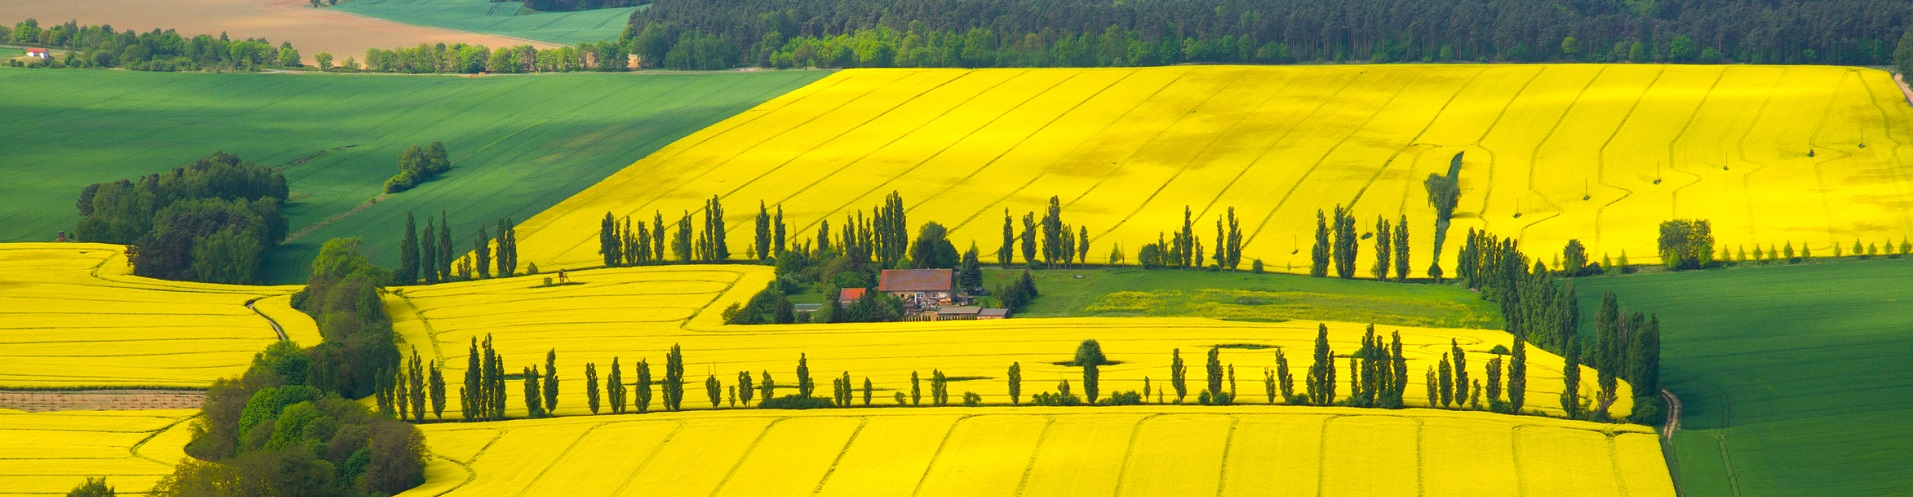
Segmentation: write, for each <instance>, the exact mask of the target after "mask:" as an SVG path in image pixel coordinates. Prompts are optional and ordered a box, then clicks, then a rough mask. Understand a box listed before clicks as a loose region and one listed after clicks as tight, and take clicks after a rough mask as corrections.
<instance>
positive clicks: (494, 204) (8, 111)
mask: <svg viewBox="0 0 1913 497" xmlns="http://www.w3.org/2000/svg"><path fill="white" fill-rule="evenodd" d="M824 74H826V73H823V72H790V71H782V72H780V71H771V72H758V73H708V74H558V75H539V76H511V77H481V78H472V77H450V76H385V75H361V76H353V75H273V74H171V73H148V72H134V71H79V70H72V71H64V70H60V71H55V70H27V69H0V87H3V88H7V89H8V91H6V92H4V94H0V135H4V136H7V137H8V138H7V142H8V143H9V145H8V146H7V148H6V150H7V153H6V154H5V155H6V160H5V162H4V166H0V168H4V169H5V171H6V173H7V176H8V178H7V180H6V181H5V182H0V198H5V199H6V201H5V202H3V203H0V241H46V240H52V239H53V237H54V235H55V233H56V232H58V231H60V230H70V229H72V228H73V225H74V224H75V223H76V222H78V220H79V217H78V213H77V212H76V211H75V209H74V207H73V203H74V199H75V198H76V197H77V196H78V195H79V192H80V189H81V188H82V187H84V186H86V185H87V184H88V183H94V182H100V181H111V180H117V179H120V178H129V177H135V176H140V175H144V174H149V173H155V172H160V171H165V170H167V169H169V168H172V167H175V166H178V165H181V164H184V163H187V162H190V161H192V160H193V159H195V158H198V157H202V156H205V155H207V154H210V153H212V152H215V151H221V150H223V151H227V152H232V153H236V154H239V156H240V157H241V158H243V159H245V160H248V161H254V162H259V163H263V164H273V165H280V166H285V174H286V176H287V179H289V180H290V181H291V184H292V192H293V194H292V197H293V202H292V205H291V206H290V207H289V208H288V209H287V215H288V217H289V218H290V219H289V221H290V224H291V226H292V229H293V230H294V231H295V232H296V231H298V230H300V229H301V228H304V227H308V226H312V225H314V224H315V223H319V222H321V221H323V220H325V219H327V218H329V217H332V216H334V215H338V214H343V213H346V212H348V211H351V210H352V209H353V208H354V207H355V206H358V205H360V204H361V203H363V202H365V201H367V200H368V199H371V198H374V197H376V196H378V195H379V193H380V188H381V185H383V183H384V181H385V179H386V178H388V177H390V176H392V175H393V174H394V173H396V172H397V166H396V165H395V162H396V157H397V156H398V154H399V152H400V151H402V150H404V149H405V147H408V146H411V145H414V144H428V143H430V142H432V141H434V140H439V141H444V142H445V146H446V148H447V149H448V150H449V151H450V155H451V158H452V160H453V163H454V165H453V168H452V170H451V172H449V173H446V174H445V176H444V177H442V178H440V179H438V180H435V181H432V182H429V183H426V184H424V185H421V186H420V187H419V188H417V189H414V190H411V191H407V192H404V193H401V194H399V195H395V196H393V197H391V198H390V199H389V200H386V201H384V202H380V203H378V204H376V205H374V206H372V207H369V208H366V209H364V210H362V211H359V212H357V213H354V214H352V215H350V216H347V217H345V218H343V219H341V220H339V221H338V222H334V223H332V224H329V225H326V226H325V227H323V228H320V229H317V230H314V231H312V232H310V233H308V234H306V235H304V236H302V237H300V238H298V239H296V240H291V241H290V242H289V243H288V244H287V245H286V246H285V247H282V248H281V249H279V250H278V251H276V252H274V253H273V254H272V255H271V256H270V257H269V260H268V264H267V266H268V267H267V274H268V275H269V277H270V279H272V280H273V281H278V282H293V281H301V280H303V275H304V273H305V271H306V269H305V266H306V261H309V260H310V258H311V256H312V255H313V254H316V253H317V250H318V247H319V245H320V244H321V243H323V242H324V241H325V240H326V239H327V238H332V237H364V238H365V239H366V247H365V248H366V249H367V252H368V255H371V256H372V257H373V258H374V260H375V261H378V262H379V263H381V264H385V265H395V264H396V262H397V259H398V247H397V245H398V239H399V237H400V231H401V229H400V227H401V226H403V224H404V222H405V213H406V211H408V210H417V211H420V212H425V211H430V212H434V213H436V212H438V211H440V210H441V209H442V210H447V211H450V216H451V219H452V221H453V230H454V237H455V238H456V239H457V240H458V243H459V244H460V245H459V246H460V247H469V246H470V239H471V238H470V237H471V236H472V232H473V231H474V229H475V228H476V227H477V225H478V224H479V223H484V222H491V221H493V220H496V219H497V218H500V217H503V216H507V215H509V216H514V217H515V218H517V219H520V220H522V219H525V218H527V217H530V216H531V215H532V214H535V213H537V212H539V211H541V210H544V209H545V208H547V207H550V206H551V205H552V204H555V203H557V202H558V201H560V200H563V199H564V198H566V197H569V196H571V194H573V193H577V192H578V191H580V190H582V189H584V188H585V187H588V186H590V185H592V184H593V183H596V182H598V181H599V180H600V179H603V178H604V177H605V176H608V175H610V174H611V173H613V172H616V171H618V170H619V169H622V168H624V167H625V166H628V165H630V164H631V163H632V162H633V161H636V160H637V159H639V158H641V157H644V156H645V155H646V154H649V153H651V152H652V151H654V150H657V149H658V148H660V147H663V146H664V145H666V144H669V143H670V142H672V141H673V140H676V139H677V138H679V137H682V136H684V135H686V134H689V133H691V132H693V131H697V130H698V129H700V128H703V127H705V126H707V125H710V124H711V123H714V122H717V121H718V120H721V119H724V118H726V117H729V116H731V115H732V114H736V113H738V112H741V111H743V110H744V109H747V108H750V107H751V106H753V105H756V104H757V103H759V102H762V101H764V100H767V99H769V98H771V97H775V96H777V95H780V94H783V93H785V92H787V91H790V90H791V89H794V88H797V87H799V86H802V85H804V84H807V83H809V82H811V81H813V80H815V79H817V78H819V77H822V76H823V75H824ZM341 147H350V148H344V149H341ZM315 154H317V156H316V157H315ZM308 158H309V160H304V159H308ZM302 160H303V161H302ZM419 222H420V224H423V223H424V220H423V219H421V220H419ZM579 236H587V237H588V236H590V233H580V234H579Z"/></svg>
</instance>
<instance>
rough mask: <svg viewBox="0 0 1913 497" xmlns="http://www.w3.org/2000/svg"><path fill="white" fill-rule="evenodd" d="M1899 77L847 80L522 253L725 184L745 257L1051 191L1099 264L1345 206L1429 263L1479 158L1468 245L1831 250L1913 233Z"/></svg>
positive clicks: (562, 223) (855, 75)
mask: <svg viewBox="0 0 1913 497" xmlns="http://www.w3.org/2000/svg"><path fill="white" fill-rule="evenodd" d="M1893 89H1894V87H1893V84H1892V82H1891V81H1890V80H1889V79H1888V78H1887V77H1886V75H1885V73H1881V72H1878V71H1872V70H1864V69H1851V68H1834V67H1794V66H1775V67H1749V66H1663V65H1514V66H1474V65H1452V66H1437V67H1427V66H1345V67H1309V68H1292V67H1164V68H1140V69H1053V70H1024V69H1017V70H1008V69H1006V70H977V71H963V70H852V71H844V72H840V73H837V74H835V75H833V76H831V77H829V78H825V79H824V80H821V81H818V82H817V83H815V84H813V85H812V86H810V87H807V88H805V89H804V90H800V91H798V92H794V93H792V94H789V95H786V96H784V97H781V98H779V99H776V100H773V101H771V102H768V103H766V104H764V105H762V106H760V107H759V108H756V109H753V110H751V111H749V112H746V113H744V114H742V115H739V116H737V117H734V118H732V119H730V120H727V121H725V122H722V123H719V124H718V125H715V126H712V127H710V128H707V129H705V130H703V131H700V132H698V133H696V134H693V135H692V136H689V137H687V138H685V139H683V140H680V141H679V142H678V143H675V144H672V145H670V146H667V147H665V148H664V149H663V150H661V151H659V152H658V153H656V154H654V155H652V156H651V157H648V158H646V159H644V160H642V161H639V162H638V163H637V164H634V165H633V166H632V167H629V168H627V169H625V170H624V171H622V172H620V173H618V174H616V175H613V176H612V177H611V178H608V179H607V180H606V181H605V182H603V183H600V184H598V185H596V186H594V187H592V188H591V189H588V190H586V191H584V192H582V193H580V194H578V195H576V196H574V197H573V198H571V199H568V200H566V201H565V202H562V203H560V204H559V205H557V206H555V207H554V208H552V209H551V210H548V211H546V212H544V213H541V214H540V215H538V216H536V217H534V218H532V219H530V220H527V221H526V222H525V223H523V224H521V225H520V226H519V227H518V229H519V232H520V239H521V240H522V241H521V244H522V245H521V247H522V248H521V250H522V254H523V257H524V259H525V260H527V261H532V262H538V263H540V265H541V266H545V267H582V266H589V265H594V264H593V261H595V260H597V258H598V257H597V254H596V253H595V250H596V245H595V244H593V243H591V240H592V238H591V237H590V234H591V233H592V232H593V230H594V229H595V227H596V226H597V223H598V221H599V220H600V219H601V218H602V217H603V215H604V213H605V212H606V211H610V212H612V213H614V214H618V215H625V214H630V215H633V216H637V217H644V218H649V217H650V216H651V214H652V213H653V212H659V211H661V212H663V213H664V214H665V216H666V217H670V218H675V217H676V216H678V215H680V214H681V212H682V211H684V210H687V209H696V208H697V206H698V205H700V204H698V202H701V201H702V200H703V199H708V198H709V196H710V195H718V196H719V197H721V198H722V199H723V200H725V201H726V202H727V203H729V204H730V205H731V206H732V208H731V209H730V210H729V212H731V213H732V214H731V215H732V216H733V217H735V219H731V220H729V222H728V223H727V226H730V227H731V228H730V229H731V231H730V242H731V244H732V245H733V246H734V247H741V246H742V245H743V244H746V243H748V242H749V239H748V238H749V236H750V228H749V227H750V226H751V223H750V220H749V216H752V215H754V214H755V211H754V210H753V209H749V208H748V207H747V206H750V205H752V204H756V203H757V202H760V201H762V202H766V203H769V204H776V205H782V206H783V208H784V211H785V216H786V219H787V220H790V221H791V223H792V229H793V231H794V232H795V233H797V234H799V235H801V236H809V235H810V234H811V233H813V232H814V230H815V228H816V227H817V225H818V223H819V222H820V221H830V222H832V223H833V224H841V220H842V219H843V216H844V214H845V213H847V212H851V211H854V210H858V209H862V208H866V207H868V206H870V205H875V204H877V203H878V202H879V199H880V198H882V196H883V195H886V194H888V193H889V192H890V191H893V190H894V191H898V192H900V193H901V194H902V196H903V197H904V199H905V200H906V202H907V205H908V207H909V209H910V210H909V216H910V220H911V222H912V223H913V224H914V223H917V222H922V221H939V222H941V223H943V224H945V225H946V226H950V227H951V228H952V229H953V238H954V239H955V240H956V241H957V242H958V245H959V246H962V245H965V244H964V243H962V242H964V241H968V240H975V241H977V242H978V243H979V244H980V245H983V247H982V248H984V250H982V252H983V255H984V257H985V259H990V258H993V257H994V252H995V251H994V247H995V245H994V243H993V242H994V241H995V240H997V239H999V238H998V237H999V236H1000V229H1001V225H1000V224H999V223H1000V221H999V220H1000V216H1001V213H1002V212H1003V211H1004V210H1005V209H1007V210H1009V211H1011V213H1012V214H1014V215H1017V216H1020V215H1021V214H1022V213H1023V212H1027V211H1032V210H1039V209H1040V208H1041V206H1042V205H1043V203H1045V202H1046V201H1047V199H1048V198H1049V197H1050V196H1052V195H1054V196H1058V197H1060V198H1061V200H1062V201H1063V202H1064V203H1065V205H1066V208H1065V219H1066V221H1067V222H1070V223H1072V224H1076V225H1081V226H1086V227H1088V228H1089V229H1090V233H1091V237H1092V239H1093V243H1094V244H1095V245H1094V246H1095V247H1102V248H1092V250H1090V252H1091V253H1092V254H1093V256H1092V261H1096V260H1100V259H1099V258H1100V256H1101V255H1102V254H1104V253H1106V252H1104V250H1106V248H1107V247H1109V246H1111V245H1112V244H1118V243H1119V244H1121V245H1123V246H1124V247H1125V248H1128V249H1129V250H1131V251H1133V250H1134V249H1135V248H1136V247H1139V246H1141V245H1142V244H1143V243H1147V242H1153V241H1155V239H1156V235H1157V233H1158V232H1161V231H1172V230H1174V229H1176V228H1179V227H1180V225H1181V217H1180V215H1181V211H1182V207H1183V206H1189V207H1190V209H1191V210H1192V211H1194V214H1196V216H1197V220H1196V225H1197V228H1198V233H1199V234H1201V233H1202V232H1203V231H1204V230H1206V226H1208V225H1210V224H1213V218H1214V217H1215V216H1216V215H1218V214H1219V213H1220V212H1221V211H1222V210H1224V209H1226V208H1230V207H1233V208H1235V209H1236V211H1237V215H1238V216H1241V217H1242V218H1243V226H1244V228H1245V230H1246V232H1245V236H1247V238H1248V243H1247V247H1245V250H1244V252H1245V255H1247V256H1248V257H1249V258H1261V259H1263V260H1264V261H1265V262H1266V263H1268V264H1269V266H1270V267H1272V268H1278V269H1282V270H1293V269H1294V268H1301V267H1306V264H1307V262H1308V261H1307V259H1308V254H1307V251H1303V250H1300V245H1301V244H1302V243H1305V241H1306V240H1304V239H1306V238H1308V237H1309V236H1310V235H1311V234H1312V230H1313V227H1314V211H1315V210H1316V209H1319V208H1325V207H1327V206H1331V205H1335V204H1344V205H1353V206H1354V208H1355V212H1356V213H1357V215H1358V216H1360V217H1363V218H1366V217H1367V216H1376V215H1382V216H1387V217H1389V218H1391V219H1393V218H1395V217H1397V216H1401V215H1406V216H1408V217H1409V222H1410V228H1411V229H1410V245H1411V247H1415V248H1416V251H1415V255H1416V260H1417V261H1420V262H1416V263H1415V264H1413V267H1414V268H1415V270H1416V271H1420V270H1422V269H1423V268H1425V267H1426V260H1427V259H1426V258H1427V257H1428V256H1427V255H1426V254H1427V252H1426V251H1425V250H1426V249H1427V247H1428V245H1429V243H1431V240H1432V236H1433V234H1432V233H1430V232H1429V230H1430V229H1431V228H1430V227H1431V226H1432V224H1433V220H1432V216H1433V214H1432V212H1433V210H1432V208H1431V207H1429V206H1428V205H1427V203H1426V202H1425V200H1424V197H1425V194H1424V192H1423V191H1422V190H1421V180H1422V178H1424V177H1426V176H1427V175H1428V174H1430V173H1438V172H1445V171H1446V170H1447V166H1448V161H1449V159H1450V158H1452V157H1453V156H1454V155H1455V154H1456V153H1462V152H1466V156H1465V158H1464V166H1463V168H1462V171H1461V182H1462V200H1461V204H1460V205H1461V207H1460V209H1459V211H1458V213H1457V219H1456V221H1455V223H1454V226H1453V227H1452V228H1451V230H1453V231H1465V230H1467V229H1469V228H1476V229H1488V230H1493V231H1495V232H1496V233H1498V234H1504V235H1511V236H1518V237H1520V238H1521V239H1522V240H1523V241H1524V242H1526V245H1528V246H1529V247H1531V249H1530V250H1531V252H1532V253H1536V254H1545V253H1551V252H1554V251H1556V250H1557V248H1558V247H1560V246H1562V244H1563V243H1564V242H1565V241H1566V240H1567V239H1570V238H1578V239H1581V240H1582V242H1583V243H1584V244H1586V245H1587V246H1588V247H1589V251H1590V252H1591V253H1592V254H1595V256H1596V257H1599V256H1601V255H1608V256H1614V257H1618V256H1619V255H1620V254H1621V253H1622V252H1626V253H1627V254H1628V256H1629V260H1630V261H1633V262H1651V261H1653V260H1655V258H1656V254H1655V252H1656V250H1655V237H1656V236H1657V234H1658V233H1657V231H1656V230H1655V226H1656V225H1657V224H1658V223H1659V222H1660V221H1662V220H1666V219H1672V218H1678V217H1700V218H1708V219H1712V220H1713V221H1714V234H1715V236H1716V237H1717V239H1718V240H1719V244H1720V246H1724V247H1736V246H1753V245H1759V246H1762V247H1768V246H1780V245H1786V244H1788V243H1792V244H1794V245H1796V246H1809V245H1810V246H1812V247H1814V249H1815V252H1816V253H1822V254H1831V253H1832V247H1833V245H1835V244H1838V245H1840V246H1841V247H1843V248H1845V247H1850V246H1851V245H1852V243H1853V240H1855V239H1861V240H1862V241H1863V242H1866V243H1880V242H1885V241H1887V240H1888V239H1891V240H1894V241H1895V242H1896V243H1897V241H1899V240H1902V239H1904V238H1905V237H1907V236H1909V235H1913V215H1909V214H1907V212H1908V209H1905V208H1904V207H1905V206H1906V205H1907V204H1908V203H1909V202H1913V178H1909V177H1908V175H1906V174H1905V173H1903V172H1901V169H1903V167H1904V166H1905V165H1906V164H1907V163H1908V161H1909V159H1913V157H1907V156H1906V155H1905V153H1904V152H1905V151H1903V150H1902V148H1901V147H1900V145H1899V142H1900V141H1904V140H1906V139H1907V137H1906V134H1907V132H1906V130H1905V129H1902V127H1903V126H1904V124H1903V123H1905V122H1908V119H1907V118H1908V117H1913V115H1909V109H1908V108H1907V107H1906V106H1905V105H1901V104H1899V103H1898V102H1896V100H1897V99H1898V97H1899V93H1898V92H1895V91H1891V90H1893ZM1863 145H1864V146H1863ZM1810 152H1811V155H1810ZM1830 206H1841V207H1840V208H1839V209H1834V208H1832V207H1830ZM1451 238H1452V234H1451ZM732 252H733V253H742V251H741V250H733V251H732ZM1446 255H1447V256H1448V257H1452V256H1453V252H1452V251H1449V253H1448V254H1446ZM1132 257H1133V255H1132ZM1544 260H1546V259H1545V258H1544ZM1445 266H1448V267H1452V262H1451V261H1450V262H1447V263H1445Z"/></svg>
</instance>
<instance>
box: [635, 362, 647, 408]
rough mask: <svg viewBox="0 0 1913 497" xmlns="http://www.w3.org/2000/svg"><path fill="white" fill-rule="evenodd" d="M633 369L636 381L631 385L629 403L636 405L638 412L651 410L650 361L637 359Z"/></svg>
mask: <svg viewBox="0 0 1913 497" xmlns="http://www.w3.org/2000/svg"><path fill="white" fill-rule="evenodd" d="M633 369H636V371H635V374H636V375H637V377H638V378H637V380H638V381H637V383H635V384H633V385H632V386H631V403H632V405H635V406H637V408H638V414H644V413H645V412H648V411H650V410H651V363H649V362H646V361H645V360H643V359H639V360H638V364H637V366H636V367H635V368H633Z"/></svg>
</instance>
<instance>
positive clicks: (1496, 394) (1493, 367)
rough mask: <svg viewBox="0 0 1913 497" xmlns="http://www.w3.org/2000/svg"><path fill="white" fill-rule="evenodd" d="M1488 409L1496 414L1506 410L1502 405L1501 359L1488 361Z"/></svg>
mask: <svg viewBox="0 0 1913 497" xmlns="http://www.w3.org/2000/svg"><path fill="white" fill-rule="evenodd" d="M1488 409H1489V410H1491V411H1495V412H1502V411H1504V410H1505V409H1504V405H1503V404H1502V403H1501V358H1500V357H1496V358H1493V359H1489V360H1488Z"/></svg>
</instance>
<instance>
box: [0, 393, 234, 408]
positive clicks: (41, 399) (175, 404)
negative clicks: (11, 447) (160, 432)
mask: <svg viewBox="0 0 1913 497" xmlns="http://www.w3.org/2000/svg"><path fill="white" fill-rule="evenodd" d="M205 403H206V392H201V391H198V390H0V409H14V410H20V411H27V412H47V411H144V410H154V409H198V408H199V407H200V406H201V405H203V404H205Z"/></svg>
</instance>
